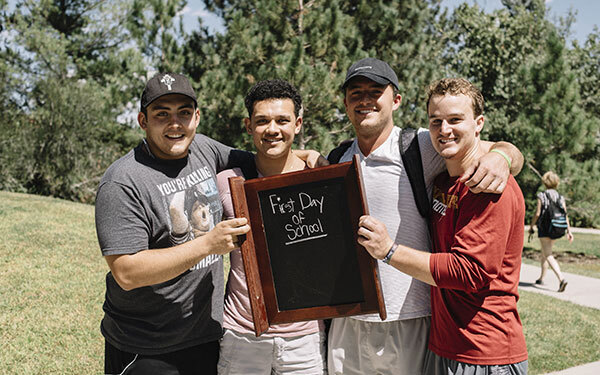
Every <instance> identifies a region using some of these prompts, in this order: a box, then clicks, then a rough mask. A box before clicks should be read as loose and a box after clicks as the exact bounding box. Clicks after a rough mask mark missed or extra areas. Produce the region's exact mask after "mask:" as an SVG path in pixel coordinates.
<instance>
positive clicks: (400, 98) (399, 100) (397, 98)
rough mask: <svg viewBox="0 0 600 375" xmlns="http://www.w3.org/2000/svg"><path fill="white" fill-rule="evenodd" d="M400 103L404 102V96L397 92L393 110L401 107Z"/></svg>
mask: <svg viewBox="0 0 600 375" xmlns="http://www.w3.org/2000/svg"><path fill="white" fill-rule="evenodd" d="M400 103H402V96H400V94H395V95H394V104H393V105H392V111H395V110H397V109H398V108H400Z"/></svg>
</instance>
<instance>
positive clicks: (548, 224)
mask: <svg viewBox="0 0 600 375" xmlns="http://www.w3.org/2000/svg"><path fill="white" fill-rule="evenodd" d="M544 194H545V195H546V199H548V208H547V209H546V210H545V211H544V224H545V228H546V230H547V232H548V237H550V238H552V239H556V238H560V237H562V236H564V235H565V232H566V231H567V213H566V212H565V209H564V207H563V205H562V204H561V201H562V200H561V199H560V197H559V199H558V200H552V197H551V196H550V194H548V192H547V191H546V192H544Z"/></svg>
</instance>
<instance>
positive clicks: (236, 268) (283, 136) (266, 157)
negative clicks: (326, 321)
mask: <svg viewBox="0 0 600 375" xmlns="http://www.w3.org/2000/svg"><path fill="white" fill-rule="evenodd" d="M245 104H246V108H247V110H248V118H246V119H245V120H244V123H245V125H246V130H247V132H248V134H250V135H251V136H252V139H253V141H254V146H255V148H256V155H255V163H256V172H257V175H258V176H265V177H266V176H272V175H277V174H281V173H286V172H292V171H298V170H302V169H305V168H306V164H305V162H304V161H303V160H301V159H300V158H298V157H297V155H296V154H295V153H294V152H292V143H293V142H294V137H295V135H296V134H298V133H299V132H300V129H301V127H302V115H301V110H302V99H301V97H300V94H299V93H298V91H297V90H296V89H295V88H294V87H293V86H292V85H291V84H290V83H288V82H286V81H282V80H267V81H261V82H259V83H257V84H256V85H254V86H253V87H252V88H251V89H250V91H249V92H248V94H247V95H246V100H245ZM233 176H243V173H242V171H241V170H240V169H230V170H226V171H223V172H221V173H220V174H219V175H218V176H217V184H218V187H219V191H220V195H221V202H222V204H223V209H224V213H225V217H233V215H234V214H233V208H232V202H231V193H230V191H229V184H228V180H227V179H228V178H229V177H233ZM245 177H246V178H250V177H251V176H245ZM230 260H231V269H230V272H229V279H228V281H227V290H226V296H225V312H224V317H223V327H224V328H225V333H224V335H223V339H222V340H221V353H220V359H219V364H218V371H219V374H265V375H268V374H271V373H275V374H326V373H327V370H326V365H325V359H326V351H325V344H324V341H325V334H324V332H323V331H324V327H323V323H322V322H321V321H309V322H298V323H289V324H276V325H271V326H270V327H269V329H268V330H267V331H266V332H265V333H263V334H262V335H261V336H260V337H256V336H255V334H254V324H253V321H252V312H251V310H250V300H249V297H248V289H247V284H246V276H245V273H244V267H243V264H242V256H241V252H240V250H239V249H237V250H234V251H233V252H232V253H231V257H230Z"/></svg>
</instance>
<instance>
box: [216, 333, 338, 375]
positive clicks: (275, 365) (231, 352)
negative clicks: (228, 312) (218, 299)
mask: <svg viewBox="0 0 600 375" xmlns="http://www.w3.org/2000/svg"><path fill="white" fill-rule="evenodd" d="M325 359H326V351H325V333H324V332H317V333H312V334H308V335H304V336H295V337H256V336H255V335H254V334H245V333H238V332H235V331H232V330H229V329H226V330H225V334H224V335H223V338H222V339H221V353H220V356H219V364H218V373H219V375H226V374H240V375H248V374H252V375H255V374H256V375H259V374H265V375H270V374H302V375H305V374H306V375H309V374H310V375H323V374H327V369H326V365H325Z"/></svg>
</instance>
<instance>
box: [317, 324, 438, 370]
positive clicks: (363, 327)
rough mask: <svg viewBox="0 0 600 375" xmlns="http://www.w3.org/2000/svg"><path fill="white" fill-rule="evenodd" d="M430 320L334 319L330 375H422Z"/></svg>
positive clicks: (329, 353) (331, 335)
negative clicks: (371, 320) (366, 320)
mask: <svg viewBox="0 0 600 375" xmlns="http://www.w3.org/2000/svg"><path fill="white" fill-rule="evenodd" d="M430 323H431V317H429V316H428V317H423V318H416V319H408V320H397V321H392V322H365V321H362V320H357V319H352V318H340V319H333V321H332V323H331V328H330V330H329V340H328V350H327V354H328V358H327V363H328V368H329V374H332V375H333V374H344V375H351V374H356V375H363V374H380V375H383V374H403V375H411V374H414V375H422V374H423V363H424V361H425V355H426V353H427V343H428V341H429V326H430Z"/></svg>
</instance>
